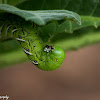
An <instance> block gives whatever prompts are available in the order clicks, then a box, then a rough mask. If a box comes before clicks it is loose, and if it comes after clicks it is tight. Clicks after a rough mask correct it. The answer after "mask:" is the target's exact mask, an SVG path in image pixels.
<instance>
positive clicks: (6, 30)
mask: <svg viewBox="0 0 100 100" xmlns="http://www.w3.org/2000/svg"><path fill="white" fill-rule="evenodd" d="M10 27H11V25H9V26H8V27H7V29H6V36H7V35H8V30H9V28H10Z"/></svg>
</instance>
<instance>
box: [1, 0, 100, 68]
mask: <svg viewBox="0 0 100 100" xmlns="http://www.w3.org/2000/svg"><path fill="white" fill-rule="evenodd" d="M5 1H6V0H5ZM2 3H3V2H2ZM6 3H7V4H10V5H13V6H10V5H7V4H0V10H1V13H0V25H1V26H2V25H3V23H4V22H5V23H7V24H5V25H6V26H5V27H6V29H7V27H8V26H9V25H8V24H10V25H11V22H14V23H16V22H18V24H17V25H16V26H18V25H19V24H21V23H23V25H22V27H25V28H24V29H26V31H28V30H30V31H34V30H35V31H36V32H37V33H38V37H39V38H40V40H41V41H42V44H43V45H42V47H44V49H45V46H46V44H50V45H51V44H53V45H56V46H59V47H61V48H62V49H64V50H67V51H69V50H76V49H78V48H80V47H83V46H86V45H90V44H94V43H97V42H100V30H99V25H100V18H99V16H100V15H99V13H98V12H99V10H100V7H99V6H100V2H99V1H98V0H95V1H94V0H89V1H88V2H87V1H84V0H81V1H80V0H76V1H74V0H70V1H69V0H59V1H58V0H39V1H37V0H20V1H18V0H17V1H16V0H15V1H13V0H9V1H7V2H6ZM36 4H37V5H36ZM14 6H16V7H18V8H20V9H18V8H15V7H14ZM21 9H23V10H21ZM24 9H25V10H24ZM56 9H57V10H56ZM62 9H63V10H62ZM30 10H31V11H30ZM32 10H33V11H32ZM68 10H69V11H68ZM72 11H74V12H76V13H78V14H80V15H81V20H80V16H79V15H78V14H76V13H74V12H72ZM6 12H7V13H6ZM7 16H10V17H9V18H7ZM5 19H6V21H5ZM8 20H9V21H8ZM26 22H28V23H27V24H25V23H26ZM33 22H34V23H35V25H34V26H35V27H34V29H32V28H31V27H32V25H33ZM80 24H81V25H80ZM7 25H8V26H7ZM19 26H20V25H19ZM6 29H4V30H6ZM18 29H20V27H18ZM30 31H29V32H30ZM4 33H5V32H4ZM4 33H3V32H2V34H3V35H4ZM9 34H10V33H9ZM16 34H19V33H16ZM21 36H22V35H21ZM6 37H7V36H6ZM31 37H32V36H31ZM10 38H11V37H10ZM2 39H5V36H4V38H2ZM40 40H39V41H38V43H39V42H40ZM39 45H40V44H39ZM7 46H8V47H7ZM21 46H22V45H21ZM24 47H25V45H24ZM50 47H51V46H49V48H50ZM0 48H2V49H0V55H1V58H0V67H3V66H6V65H11V64H14V63H15V62H14V59H11V60H8V56H9V57H10V58H11V56H12V54H13V55H14V56H16V58H17V59H19V60H18V61H16V63H19V62H22V61H26V60H28V59H27V57H26V56H25V55H24V53H23V52H22V50H21V49H20V46H19V45H18V43H17V42H16V41H15V40H12V39H9V40H6V41H2V42H1V43H0ZM39 48H40V47H39ZM19 52H21V54H22V56H21V57H20V56H17V55H18V53H19ZM42 52H43V51H42ZM34 53H35V52H34ZM29 58H30V57H29ZM31 59H32V58H31ZM62 61H63V59H62ZM4 62H6V63H4ZM48 65H51V66H52V64H51V63H50V64H48ZM59 66H61V64H59ZM40 69H42V68H40ZM54 69H55V68H54ZM43 70H45V69H43ZM48 70H50V69H48ZM52 70H53V69H52Z"/></svg>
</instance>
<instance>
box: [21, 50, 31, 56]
mask: <svg viewBox="0 0 100 100" xmlns="http://www.w3.org/2000/svg"><path fill="white" fill-rule="evenodd" d="M23 51H24V52H25V53H27V54H29V55H32V53H30V52H28V51H26V50H25V49H23Z"/></svg>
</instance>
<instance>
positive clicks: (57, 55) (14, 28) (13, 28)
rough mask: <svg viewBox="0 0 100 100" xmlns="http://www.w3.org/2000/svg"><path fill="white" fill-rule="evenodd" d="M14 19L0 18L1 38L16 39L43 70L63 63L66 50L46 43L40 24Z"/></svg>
mask: <svg viewBox="0 0 100 100" xmlns="http://www.w3.org/2000/svg"><path fill="white" fill-rule="evenodd" d="M12 19H13V20H12ZM12 19H11V18H8V19H7V20H5V19H4V20H0V40H4V39H8V38H14V39H16V40H17V41H18V42H19V43H20V45H21V47H22V49H23V51H24V52H25V53H26V55H27V56H28V58H29V59H30V61H31V62H32V63H33V64H34V65H36V66H37V67H38V68H40V69H42V70H45V71H51V70H55V69H57V68H59V67H60V66H61V65H62V62H63V61H64V58H65V53H64V51H63V50H62V49H61V48H60V47H58V46H53V45H50V44H47V43H45V44H44V43H43V41H42V40H41V38H40V37H39V36H38V31H37V27H38V26H37V27H36V25H33V24H32V23H31V22H25V21H22V20H19V19H18V20H17V19H16V18H15V17H14V18H12ZM19 56H20V54H19Z"/></svg>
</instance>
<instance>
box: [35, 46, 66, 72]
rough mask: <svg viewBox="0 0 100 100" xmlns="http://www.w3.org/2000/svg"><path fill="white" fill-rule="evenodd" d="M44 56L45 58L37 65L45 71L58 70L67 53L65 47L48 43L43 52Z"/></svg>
mask: <svg viewBox="0 0 100 100" xmlns="http://www.w3.org/2000/svg"><path fill="white" fill-rule="evenodd" d="M43 58H44V59H43V60H42V61H40V62H39V63H38V65H36V66H37V67H38V68H40V69H42V70H45V71H51V70H56V69H57V68H59V67H60V66H61V65H62V63H63V61H64V59H65V53H64V51H63V49H61V48H60V47H58V46H55V47H53V46H49V45H46V46H45V48H44V52H43Z"/></svg>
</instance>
